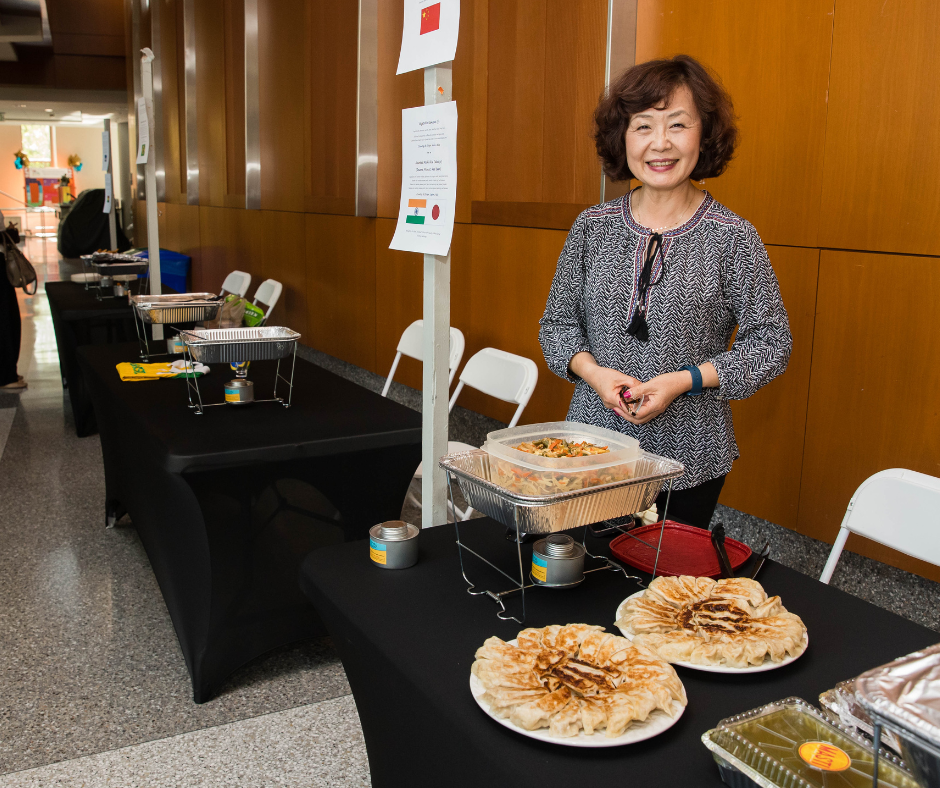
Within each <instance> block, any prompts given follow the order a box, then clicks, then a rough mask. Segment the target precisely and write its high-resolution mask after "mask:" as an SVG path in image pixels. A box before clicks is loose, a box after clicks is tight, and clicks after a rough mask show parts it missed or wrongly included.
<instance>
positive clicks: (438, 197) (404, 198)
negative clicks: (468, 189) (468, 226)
mask: <svg viewBox="0 0 940 788" xmlns="http://www.w3.org/2000/svg"><path fill="white" fill-rule="evenodd" d="M401 170H402V172H401V203H400V206H399V209H398V226H397V227H396V228H395V235H394V237H393V238H392V242H391V244H389V249H399V250H401V251H403V252H423V253H425V254H437V255H446V254H447V252H448V250H449V249H450V241H451V238H452V236H453V234H454V209H455V207H456V205H457V103H456V102H454V101H448V102H446V103H444V104H432V105H431V106H428V107H413V108H411V109H403V110H402V111H401Z"/></svg>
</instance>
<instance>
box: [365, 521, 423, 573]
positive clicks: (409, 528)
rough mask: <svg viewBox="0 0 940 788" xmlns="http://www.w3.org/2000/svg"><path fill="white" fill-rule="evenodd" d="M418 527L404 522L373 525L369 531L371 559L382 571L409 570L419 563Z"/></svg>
mask: <svg viewBox="0 0 940 788" xmlns="http://www.w3.org/2000/svg"><path fill="white" fill-rule="evenodd" d="M419 532H420V529H419V528H418V527H417V526H414V525H411V523H406V522H404V521H402V520H391V521H389V522H387V523H380V524H379V525H373V526H372V527H371V528H370V529H369V558H371V559H372V563H373V564H375V565H376V566H379V567H381V568H382V569H407V568H408V567H409V566H414V565H415V564H416V563H417V562H418V533H419Z"/></svg>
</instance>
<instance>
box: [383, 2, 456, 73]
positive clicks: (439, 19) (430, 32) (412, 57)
mask: <svg viewBox="0 0 940 788" xmlns="http://www.w3.org/2000/svg"><path fill="white" fill-rule="evenodd" d="M459 27H460V0H405V23H404V27H403V28H402V34H401V54H400V55H399V57H398V71H397V72H395V73H397V74H404V73H405V72H407V71H414V70H416V69H419V68H425V67H427V66H436V65H437V64H438V63H446V62H447V61H449V60H453V59H454V55H455V54H456V52H457V33H458V30H459Z"/></svg>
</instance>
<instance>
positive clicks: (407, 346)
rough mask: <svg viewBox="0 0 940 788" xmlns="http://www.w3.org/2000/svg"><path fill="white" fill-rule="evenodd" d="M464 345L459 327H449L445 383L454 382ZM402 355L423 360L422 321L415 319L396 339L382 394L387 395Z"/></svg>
mask: <svg viewBox="0 0 940 788" xmlns="http://www.w3.org/2000/svg"><path fill="white" fill-rule="evenodd" d="M465 346H466V341H465V340H464V336H463V332H462V331H461V330H460V329H459V328H454V327H453V326H451V327H450V357H449V358H448V360H447V366H448V368H449V369H450V377H448V379H447V385H448V387H449V386H450V384H451V383H453V382H454V373H456V372H457V367H459V366H460V359H462V358H463V349H464V347H465ZM402 356H408V358H413V359H415V360H417V361H423V358H424V321H423V320H415V322H414V323H412V324H411V325H410V326H408V328H406V329H405V330H404V331H403V332H402V335H401V339H399V340H398V348H397V350H396V352H395V360H394V361H392V368H391V369H390V370H389V371H388V377H387V378H386V379H385V387H384V388H383V389H382V396H383V397H387V396H388V390H389V389H390V388H391V386H392V378H393V377H395V370H397V369H398V362H399V361H401V357H402Z"/></svg>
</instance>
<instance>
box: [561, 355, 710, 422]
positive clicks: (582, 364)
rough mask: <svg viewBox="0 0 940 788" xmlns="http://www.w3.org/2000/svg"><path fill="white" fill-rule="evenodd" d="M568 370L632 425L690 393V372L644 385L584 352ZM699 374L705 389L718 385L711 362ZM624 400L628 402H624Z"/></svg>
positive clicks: (573, 359)
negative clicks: (599, 362)
mask: <svg viewBox="0 0 940 788" xmlns="http://www.w3.org/2000/svg"><path fill="white" fill-rule="evenodd" d="M568 368H569V369H570V370H571V371H572V372H573V373H574V374H575V375H577V376H578V377H579V378H581V379H582V380H584V382H585V383H587V384H588V385H589V386H590V387H591V388H592V389H594V391H596V392H597V395H598V396H599V397H600V398H601V402H603V403H604V407H605V408H608V409H609V410H612V411H614V413H616V414H617V415H618V416H620V417H621V418H624V419H626V420H627V421H629V422H630V423H631V424H646V423H647V422H648V421H652V420H653V419H655V418H656V417H657V416H659V415H660V414H661V413H663V412H664V411H665V410H666V408H668V407H669V406H670V405H671V404H672V402H673V400H674V399H676V397H680V396H682V395H683V394H685V393H686V392H687V391H691V390H692V373H690V372H689V371H687V370H680V371H678V372H667V373H665V374H664V375H657V376H656V377H655V378H653V379H652V380H648V381H646V382H645V383H643V382H641V381H639V380H637V379H636V378H634V377H631V376H630V375H625V374H624V373H622V372H618V371H617V370H616V369H610V368H609V367H602V366H601V365H600V364H598V363H597V361H595V359H594V356H592V355H591V354H590V353H588V352H587V351H583V352H581V353H575V354H574V356H572V357H571V361H570V362H569V364H568ZM699 371H700V372H701V373H702V385H703V387H704V388H714V387H717V386H718V385H719V380H718V372H717V371H716V370H715V367H714V366H713V365H712V364H711V362H706V363H704V364H702V365H701V366H699ZM625 399H626V400H629V402H625V401H624V400H625Z"/></svg>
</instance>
